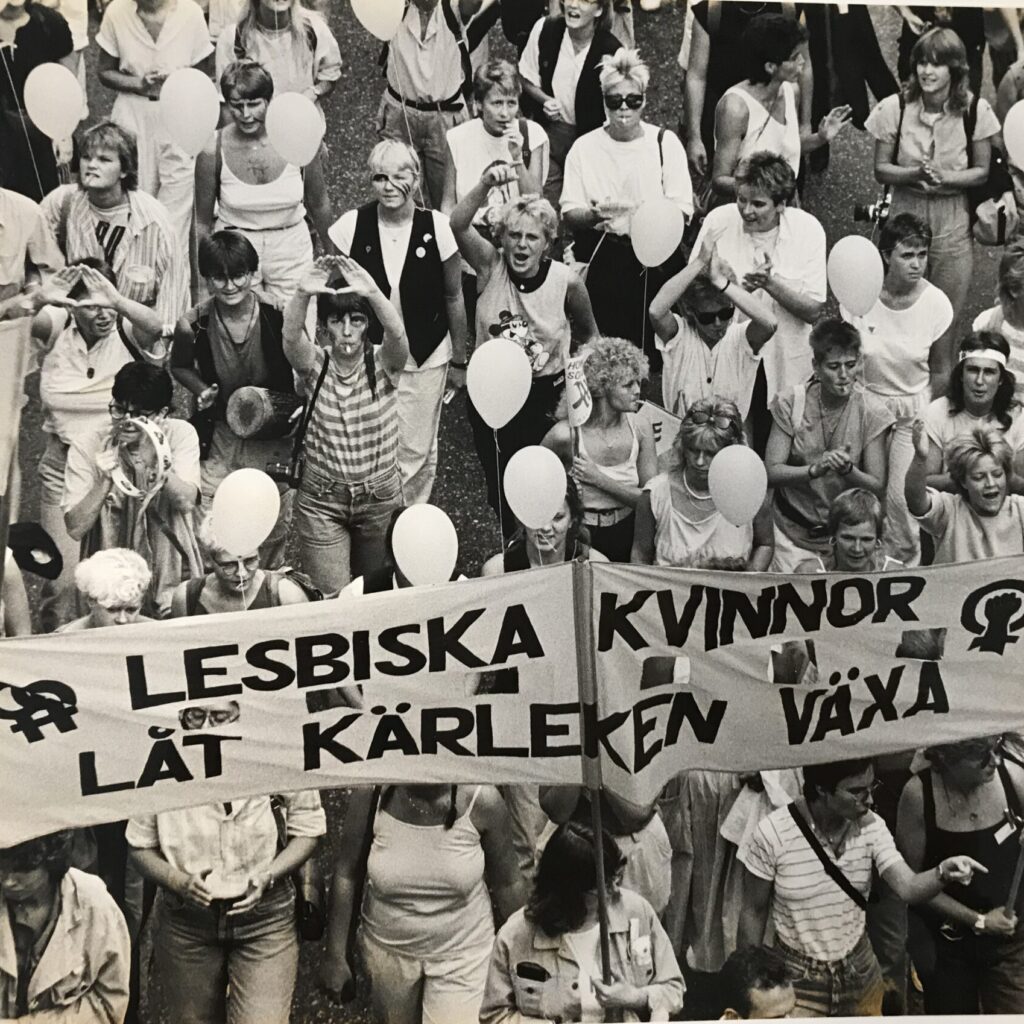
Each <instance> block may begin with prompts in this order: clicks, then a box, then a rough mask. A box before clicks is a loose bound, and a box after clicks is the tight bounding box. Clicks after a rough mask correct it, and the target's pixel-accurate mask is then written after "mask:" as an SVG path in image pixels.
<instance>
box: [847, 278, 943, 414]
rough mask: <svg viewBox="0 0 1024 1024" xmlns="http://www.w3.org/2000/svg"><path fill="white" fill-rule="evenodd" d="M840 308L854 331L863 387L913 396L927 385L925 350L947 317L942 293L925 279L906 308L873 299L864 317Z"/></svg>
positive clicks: (926, 352)
mask: <svg viewBox="0 0 1024 1024" xmlns="http://www.w3.org/2000/svg"><path fill="white" fill-rule="evenodd" d="M840 311H841V313H842V316H843V319H844V320H846V321H847V322H849V323H851V324H853V326H854V327H856V328H857V330H858V331H860V344H861V352H862V353H863V355H864V375H863V382H864V387H866V388H867V389H868V390H869V391H873V392H874V393H875V394H876V395H882V396H886V397H891V396H899V397H902V396H905V395H917V394H920V393H921V392H922V391H924V390H925V389H926V388H927V387H928V381H929V379H930V378H929V370H928V353H929V352H930V351H931V347H932V345H933V344H934V343H935V342H936V341H938V340H939V338H941V337H942V335H943V334H945V333H946V330H947V328H948V327H949V325H950V324H951V323H952V322H953V307H952V305H951V304H950V301H949V299H947V298H946V294H945V292H943V291H942V290H941V289H940V288H936V287H935V285H933V284H930V283H929V282H928V281H925V282H924V291H922V292H921V294H920V296H919V297H918V299H917V301H916V302H915V303H914V304H913V305H912V306H910V307H908V308H907V309H890V308H889V307H888V306H886V305H885V304H884V303H883V302H882V301H881V300H879V301H878V302H876V303H875V304H874V306H872V307H871V309H869V310H868V312H867V313H865V314H864V316H854V315H853V314H852V313H850V312H849V311H848V310H846V309H842V308H840Z"/></svg>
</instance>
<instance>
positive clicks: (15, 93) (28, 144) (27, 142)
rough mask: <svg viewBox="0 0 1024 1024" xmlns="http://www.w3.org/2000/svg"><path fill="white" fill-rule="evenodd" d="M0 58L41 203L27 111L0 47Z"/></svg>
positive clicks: (42, 194)
mask: <svg viewBox="0 0 1024 1024" xmlns="http://www.w3.org/2000/svg"><path fill="white" fill-rule="evenodd" d="M0 58H2V60H3V65H4V71H6V72H7V81H8V82H9V83H10V85H11V96H13V97H14V102H15V104H17V107H18V120H19V121H20V122H21V130H22V132H23V133H24V135H25V146H26V147H27V148H28V158H29V159H30V160H31V161H32V170H33V172H34V173H35V176H36V184H37V185H38V186H39V201H40V202H42V201H43V200H44V199H45V198H46V190H45V189H44V188H43V177H42V175H41V174H40V173H39V165H38V164H37V163H36V154H35V151H34V150H33V149H32V139H31V137H30V136H29V134H28V125H26V124H25V118H26V117H28V111H27V110H26V109H25V108H24V107H22V105H21V101H20V100H19V99H18V90H17V89H16V88H15V87H14V78H13V77H12V76H11V65H10V64H9V63H8V61H7V47H0Z"/></svg>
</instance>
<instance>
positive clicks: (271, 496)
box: [210, 469, 281, 558]
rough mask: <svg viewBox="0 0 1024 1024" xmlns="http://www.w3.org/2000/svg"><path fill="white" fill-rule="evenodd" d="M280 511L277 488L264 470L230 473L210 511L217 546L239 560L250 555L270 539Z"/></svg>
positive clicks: (214, 499) (223, 481) (279, 496)
mask: <svg viewBox="0 0 1024 1024" xmlns="http://www.w3.org/2000/svg"><path fill="white" fill-rule="evenodd" d="M280 511H281V495H280V494H279V493H278V490H277V484H275V483H274V481H273V480H271V479H270V477H269V476H267V474H266V473H264V472H263V470H261V469H236V470H235V471H234V472H233V473H228V475H227V476H226V477H224V479H223V480H222V481H221V483H220V486H219V487H218V488H217V490H216V492H215V493H214V495H213V505H212V507H211V510H210V514H211V515H212V516H213V536H214V538H215V539H216V541H217V546H218V547H219V548H221V549H223V550H224V551H226V552H228V554H231V555H235V556H236V557H238V558H242V557H244V556H245V555H251V554H252V553H253V552H254V551H255V550H256V549H257V548H258V547H259V546H260V545H261V544H262V543H263V542H264V541H265V540H266V539H267V538H268V537H269V536H270V531H271V530H273V528H274V524H275V523H276V522H277V516H278V513H279V512H280Z"/></svg>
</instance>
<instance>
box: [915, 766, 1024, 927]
mask: <svg viewBox="0 0 1024 1024" xmlns="http://www.w3.org/2000/svg"><path fill="white" fill-rule="evenodd" d="M998 772H999V778H1000V781H1001V782H1002V784H1003V792H1004V793H1005V794H1006V806H1007V807H1009V808H1010V809H1011V810H1012V811H1013V812H1014V813H1015V814H1017V815H1019V814H1020V813H1021V804H1020V798H1019V797H1018V795H1017V791H1016V789H1015V788H1014V786H1013V781H1012V780H1011V779H1010V774H1009V772H1008V771H1007V770H1006V766H1005V765H1003V764H1000V765H999V768H998ZM920 778H921V788H922V790H923V795H924V835H925V840H924V863H923V865H922V867H923V868H925V869H928V868H933V867H935V866H936V865H937V864H939V863H940V862H941V861H943V860H945V859H946V858H947V857H955V856H957V855H960V854H963V855H966V856H968V857H973V858H974V859H975V860H976V861H978V862H979V863H980V864H984V865H985V867H987V868H988V874H987V875H983V874H982V873H981V872H980V871H979V872H977V873H976V874H975V875H974V877H973V878H972V879H971V884H970V885H966V886H965V885H956V886H952V887H951V888H950V890H949V894H950V895H951V896H952V897H953V898H954V899H955V900H956V901H957V902H958V903H962V904H963V905H964V906H965V907H970V908H971V909H972V910H977V911H978V913H985V912H986V911H988V910H992V909H993V908H994V907H1001V906H1002V905H1003V904H1004V903H1005V902H1006V896H1007V893H1008V892H1009V890H1010V880H1011V879H1012V877H1013V870H1014V867H1015V866H1016V863H1017V855H1018V853H1019V852H1020V845H1019V844H1018V842H1017V837H1016V834H1014V835H1011V836H1009V837H1008V838H1006V839H1004V840H1003V842H1001V843H1000V842H998V840H997V839H996V833H998V832H999V830H1000V829H1002V828H1003V822H1002V821H999V822H996V824H995V825H990V826H989V827H988V828H979V829H975V830H973V831H971V832H948V831H946V830H945V829H941V828H939V826H938V825H937V824H936V821H935V773H934V772H933V771H931V770H926V771H923V772H922V773H921V775H920ZM915 909H918V910H919V911H923V910H924V908H915ZM1015 909H1016V911H1017V914H1018V917H1024V889H1022V891H1021V893H1020V895H1019V896H1018V897H1017V905H1016V907H1015ZM924 914H925V916H926V917H927V919H928V920H929V921H930V922H933V923H934V924H935V925H938V924H939V922H938V920H936V919H935V918H934V917H932V916H931V915H929V914H928V912H927V911H924ZM1021 931H1022V928H1021V926H1020V925H1018V928H1017V934H1018V935H1020V934H1021ZM979 938H982V939H984V938H988V939H990V940H991V941H1003V940H999V939H998V938H996V937H995V936H987V937H986V936H979Z"/></svg>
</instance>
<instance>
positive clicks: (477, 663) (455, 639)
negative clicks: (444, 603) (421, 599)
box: [427, 608, 487, 672]
mask: <svg viewBox="0 0 1024 1024" xmlns="http://www.w3.org/2000/svg"><path fill="white" fill-rule="evenodd" d="M484 610H485V609H483V608H473V609H471V610H470V611H468V612H463V613H462V614H461V615H460V616H459V618H458V620H457V621H456V623H455V625H454V626H450V627H448V628H445V622H444V619H440V618H439V619H428V620H427V644H428V647H429V650H430V671H431V672H444V671H445V669H447V667H448V657H449V656H450V657H452V658H454V659H455V660H456V661H459V662H461V663H462V664H463V665H465V666H466V668H483V667H484V666H485V665H486V664H487V662H486V661H484V660H483V659H482V658H480V657H478V656H477V655H476V654H474V653H473V652H472V651H471V650H470V649H469V648H468V647H466V646H465V645H464V644H463V643H462V640H461V638H462V634H463V633H465V632H466V630H467V629H469V627H470V626H472V625H473V623H474V622H476V620H477V619H479V618H480V616H481V615H483V613H484Z"/></svg>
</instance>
